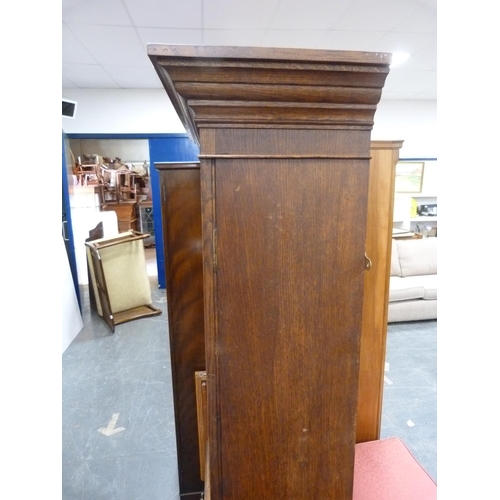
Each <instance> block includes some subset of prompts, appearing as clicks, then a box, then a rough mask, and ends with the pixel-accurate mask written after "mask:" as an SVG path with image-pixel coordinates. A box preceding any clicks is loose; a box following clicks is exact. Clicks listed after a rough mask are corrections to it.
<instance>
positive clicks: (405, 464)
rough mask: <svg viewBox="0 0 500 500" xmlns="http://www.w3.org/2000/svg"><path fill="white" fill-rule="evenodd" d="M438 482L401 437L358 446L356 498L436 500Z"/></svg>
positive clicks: (355, 479)
mask: <svg viewBox="0 0 500 500" xmlns="http://www.w3.org/2000/svg"><path fill="white" fill-rule="evenodd" d="M436 498H437V485H436V483H435V482H434V480H433V479H432V478H431V477H430V476H429V475H428V474H427V472H426V471H425V470H424V469H423V468H422V466H421V465H420V464H419V463H418V462H417V460H416V459H415V457H414V456H413V455H412V454H411V452H410V450H408V448H407V447H406V446H405V445H404V444H403V442H402V441H401V440H400V439H398V438H389V439H381V440H378V441H369V442H366V443H358V444H357V445H356V447H355V461H354V488H353V500H435V499H436Z"/></svg>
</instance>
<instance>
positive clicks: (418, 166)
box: [394, 161, 424, 193]
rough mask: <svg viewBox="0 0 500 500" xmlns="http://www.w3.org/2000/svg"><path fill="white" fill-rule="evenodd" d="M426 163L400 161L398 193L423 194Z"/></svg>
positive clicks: (397, 169) (396, 186) (397, 182)
mask: <svg viewBox="0 0 500 500" xmlns="http://www.w3.org/2000/svg"><path fill="white" fill-rule="evenodd" d="M423 179H424V162H418V161H399V162H398V163H397V164H396V182H395V189H394V190H395V191H396V193H421V192H422V181H423Z"/></svg>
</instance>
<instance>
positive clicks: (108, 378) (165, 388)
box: [62, 249, 437, 500]
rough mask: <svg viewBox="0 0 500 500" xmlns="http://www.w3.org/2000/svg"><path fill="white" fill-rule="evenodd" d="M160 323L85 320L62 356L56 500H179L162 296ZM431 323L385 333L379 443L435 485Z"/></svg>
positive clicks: (156, 296)
mask: <svg viewBox="0 0 500 500" xmlns="http://www.w3.org/2000/svg"><path fill="white" fill-rule="evenodd" d="M146 257H147V259H148V262H147V265H148V272H149V275H150V282H151V290H152V298H153V305H154V306H156V307H158V308H160V309H162V311H163V312H162V314H161V315H160V316H156V317H153V318H142V319H139V320H136V321H132V322H129V323H124V324H122V325H118V326H117V327H116V329H115V333H114V334H112V333H111V331H110V330H109V328H108V327H107V325H106V324H105V323H104V322H103V321H102V320H101V319H100V318H99V317H98V316H97V315H96V313H95V312H91V311H90V308H89V305H88V287H86V286H83V287H82V289H81V294H82V306H83V311H82V316H83V322H84V327H83V329H82V331H81V332H80V333H79V335H78V336H77V337H76V338H75V340H74V341H73V342H72V344H71V345H70V346H69V347H68V349H67V350H66V351H65V352H64V354H63V357H62V370H63V371H62V499H63V500H101V499H102V500H178V498H179V494H178V492H179V487H178V476H177V457H176V441H175V425H174V411H173V399H172V377H171V371H170V350H169V343H168V321H167V312H166V293H165V290H163V289H159V288H158V280H157V276H156V261H155V252H154V249H147V252H146ZM436 330H437V322H436V321H424V322H414V323H401V324H391V325H389V331H388V339H387V355H386V377H385V389H384V402H383V416H382V435H381V437H382V438H384V437H393V436H397V437H400V438H401V439H402V440H403V441H404V442H405V444H406V445H407V446H408V448H409V449H410V451H411V452H412V453H413V455H414V456H415V458H416V459H417V460H418V461H419V462H420V463H421V465H422V466H423V468H424V469H425V470H427V472H428V473H429V474H430V475H431V477H433V478H434V479H435V480H437V452H436V441H437V436H436V334H437V331H436Z"/></svg>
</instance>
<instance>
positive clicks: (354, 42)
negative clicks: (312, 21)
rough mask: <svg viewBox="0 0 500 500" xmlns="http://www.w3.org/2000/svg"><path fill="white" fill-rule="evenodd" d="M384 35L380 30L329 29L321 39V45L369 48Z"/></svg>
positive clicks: (338, 48) (347, 48)
mask: <svg viewBox="0 0 500 500" xmlns="http://www.w3.org/2000/svg"><path fill="white" fill-rule="evenodd" d="M383 36H384V32H382V31H347V30H342V31H341V30H330V31H328V32H327V33H326V34H325V36H324V37H323V39H322V40H321V46H322V47H323V48H325V49H330V50H365V51H366V50H369V47H371V46H372V45H373V44H374V43H375V42H376V41H377V40H380V38H382V37H383Z"/></svg>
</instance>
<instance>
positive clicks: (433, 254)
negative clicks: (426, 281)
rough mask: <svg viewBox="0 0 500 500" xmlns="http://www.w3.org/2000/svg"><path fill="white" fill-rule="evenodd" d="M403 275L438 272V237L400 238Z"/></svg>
mask: <svg viewBox="0 0 500 500" xmlns="http://www.w3.org/2000/svg"><path fill="white" fill-rule="evenodd" d="M396 245H397V247H398V256H399V265H400V266H401V276H420V275H426V274H437V238H422V239H415V240H398V241H396Z"/></svg>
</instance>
